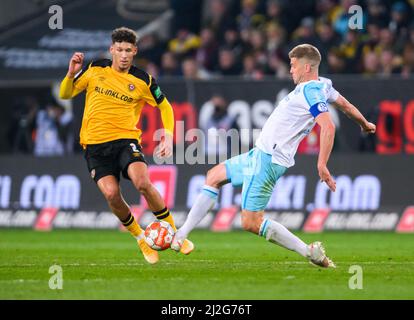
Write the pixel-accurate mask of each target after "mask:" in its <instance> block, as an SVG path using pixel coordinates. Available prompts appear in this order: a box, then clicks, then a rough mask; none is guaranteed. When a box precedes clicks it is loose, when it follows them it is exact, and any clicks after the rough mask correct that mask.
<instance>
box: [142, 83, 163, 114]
mask: <svg viewBox="0 0 414 320" xmlns="http://www.w3.org/2000/svg"><path fill="white" fill-rule="evenodd" d="M142 99H143V100H144V101H145V102H147V103H148V104H150V105H151V106H153V107H155V106H157V105H159V104H161V102H163V100H164V99H165V96H164V93H162V91H161V88H160V86H159V85H158V84H157V81H156V80H155V78H153V77H151V76H150V84H149V85H148V86H147V90H145V92H144V94H143V96H142Z"/></svg>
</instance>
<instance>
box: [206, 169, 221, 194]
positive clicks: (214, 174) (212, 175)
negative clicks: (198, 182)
mask: <svg viewBox="0 0 414 320" xmlns="http://www.w3.org/2000/svg"><path fill="white" fill-rule="evenodd" d="M225 170H226V168H225V167H224V165H223V164H219V165H216V166H214V167H213V168H211V169H210V170H208V171H207V177H206V184H207V185H209V186H212V187H216V188H217V187H218V186H219V184H220V182H222V181H223V180H225V178H226V177H225ZM223 174H224V177H223Z"/></svg>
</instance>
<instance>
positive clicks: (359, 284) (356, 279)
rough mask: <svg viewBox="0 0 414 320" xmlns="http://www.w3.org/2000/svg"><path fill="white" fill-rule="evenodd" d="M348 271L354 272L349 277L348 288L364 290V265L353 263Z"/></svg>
mask: <svg viewBox="0 0 414 320" xmlns="http://www.w3.org/2000/svg"><path fill="white" fill-rule="evenodd" d="M348 273H351V274H353V275H352V276H351V277H350V278H349V281H348V288H349V289H351V290H355V289H358V290H362V289H363V288H364V284H363V280H364V279H363V271H362V267H361V266H359V265H352V266H350V267H349V269H348Z"/></svg>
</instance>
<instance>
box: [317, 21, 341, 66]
mask: <svg viewBox="0 0 414 320" xmlns="http://www.w3.org/2000/svg"><path fill="white" fill-rule="evenodd" d="M317 37H318V40H317V42H318V49H319V52H320V53H321V55H322V61H321V64H320V68H319V70H320V73H326V72H327V71H328V69H329V67H328V60H327V57H328V52H329V50H330V48H337V47H338V46H339V45H340V37H339V36H338V34H337V33H336V32H335V31H334V29H333V27H332V25H331V24H330V23H328V22H326V21H324V22H321V23H320V24H319V25H318V27H317Z"/></svg>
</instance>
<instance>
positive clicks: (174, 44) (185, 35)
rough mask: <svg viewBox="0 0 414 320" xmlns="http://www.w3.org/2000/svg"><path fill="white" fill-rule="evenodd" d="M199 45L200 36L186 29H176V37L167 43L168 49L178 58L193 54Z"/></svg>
mask: <svg viewBox="0 0 414 320" xmlns="http://www.w3.org/2000/svg"><path fill="white" fill-rule="evenodd" d="M199 46H200V37H199V36H197V35H195V34H193V33H190V32H189V31H188V30H187V29H180V30H178V32H177V37H176V38H174V39H172V40H170V42H169V43H168V49H169V50H170V51H171V52H172V53H174V54H175V55H176V56H177V57H179V58H183V57H185V56H188V55H193V54H194V52H195V51H196V49H197V48H198V47H199Z"/></svg>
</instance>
